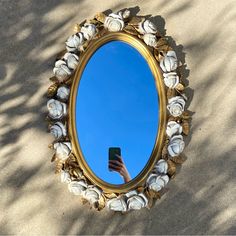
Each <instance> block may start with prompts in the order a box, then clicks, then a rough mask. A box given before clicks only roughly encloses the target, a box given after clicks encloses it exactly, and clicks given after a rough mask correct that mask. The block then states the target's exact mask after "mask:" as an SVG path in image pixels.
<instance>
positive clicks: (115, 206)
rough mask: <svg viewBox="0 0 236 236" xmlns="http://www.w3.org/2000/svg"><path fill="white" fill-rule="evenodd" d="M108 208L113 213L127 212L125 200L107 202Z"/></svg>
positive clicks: (116, 199) (118, 199) (114, 199)
mask: <svg viewBox="0 0 236 236" xmlns="http://www.w3.org/2000/svg"><path fill="white" fill-rule="evenodd" d="M106 206H107V208H108V209H110V210H112V211H122V212H125V211H127V204H126V202H125V200H124V199H123V198H121V197H120V198H113V199H111V200H108V201H107V204H106Z"/></svg>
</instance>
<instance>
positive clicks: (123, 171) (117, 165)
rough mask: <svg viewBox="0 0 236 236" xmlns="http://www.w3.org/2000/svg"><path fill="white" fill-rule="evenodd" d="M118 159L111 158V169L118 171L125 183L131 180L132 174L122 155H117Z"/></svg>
mask: <svg viewBox="0 0 236 236" xmlns="http://www.w3.org/2000/svg"><path fill="white" fill-rule="evenodd" d="M116 156H117V158H118V160H109V169H111V170H113V171H116V172H118V173H119V174H120V175H121V176H122V177H123V179H124V181H125V183H127V182H129V181H130V180H131V178H130V174H129V172H128V170H127V168H126V165H125V163H124V161H123V159H122V157H121V156H119V155H117V154H116Z"/></svg>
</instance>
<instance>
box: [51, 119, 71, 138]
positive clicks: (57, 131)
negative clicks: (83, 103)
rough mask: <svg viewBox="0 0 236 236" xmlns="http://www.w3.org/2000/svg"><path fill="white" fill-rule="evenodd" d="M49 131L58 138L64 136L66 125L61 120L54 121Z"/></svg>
mask: <svg viewBox="0 0 236 236" xmlns="http://www.w3.org/2000/svg"><path fill="white" fill-rule="evenodd" d="M50 133H51V134H52V135H53V136H54V137H55V138H56V139H59V138H61V137H65V136H66V134H67V132H66V127H65V126H64V125H63V124H62V123H61V122H56V123H55V124H54V125H52V126H51V127H50Z"/></svg>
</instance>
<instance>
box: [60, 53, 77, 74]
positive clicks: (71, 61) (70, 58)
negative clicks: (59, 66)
mask: <svg viewBox="0 0 236 236" xmlns="http://www.w3.org/2000/svg"><path fill="white" fill-rule="evenodd" d="M63 58H64V60H65V61H66V64H67V66H68V68H70V69H71V70H75V69H76V67H77V66H78V63H79V57H78V56H77V55H76V54H75V53H71V52H67V53H66V54H65V55H64V57H63Z"/></svg>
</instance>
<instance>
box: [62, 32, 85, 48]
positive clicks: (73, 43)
mask: <svg viewBox="0 0 236 236" xmlns="http://www.w3.org/2000/svg"><path fill="white" fill-rule="evenodd" d="M84 42H85V38H84V34H83V33H81V32H80V33H76V34H73V35H71V36H70V37H69V38H68V39H67V41H66V49H67V51H68V52H75V51H77V50H81V49H82V47H83V44H84Z"/></svg>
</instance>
